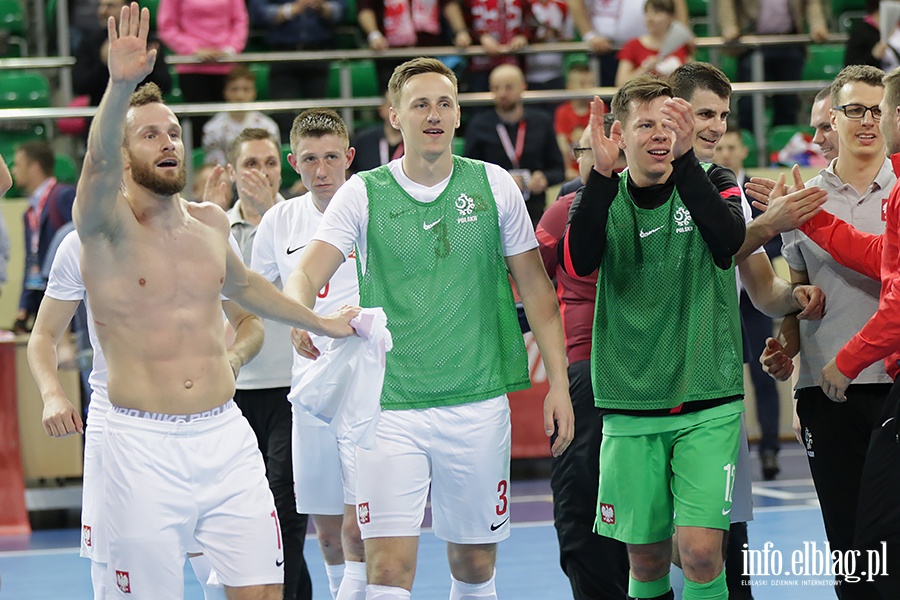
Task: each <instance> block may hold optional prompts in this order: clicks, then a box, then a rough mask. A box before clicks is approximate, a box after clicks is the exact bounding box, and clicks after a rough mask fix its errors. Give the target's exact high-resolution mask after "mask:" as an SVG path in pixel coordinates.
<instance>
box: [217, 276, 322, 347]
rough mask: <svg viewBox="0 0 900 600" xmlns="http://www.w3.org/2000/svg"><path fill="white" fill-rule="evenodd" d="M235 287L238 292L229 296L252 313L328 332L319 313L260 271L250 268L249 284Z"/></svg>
mask: <svg viewBox="0 0 900 600" xmlns="http://www.w3.org/2000/svg"><path fill="white" fill-rule="evenodd" d="M235 291H236V293H229V294H228V297H229V298H231V299H232V300H235V301H237V303H238V304H240V305H241V306H243V307H244V308H246V309H247V310H249V311H250V312H252V313H255V314H257V315H259V316H261V317H264V318H266V319H271V320H273V321H278V322H279V323H284V324H285V325H290V326H291V327H296V328H297V329H304V330H306V331H311V332H312V333H318V334H320V335H327V333H326V331H325V329H324V328H323V326H322V320H321V319H320V318H319V316H318V315H316V314H315V313H314V312H313V311H312V310H311V309H309V308H307V307H306V306H304V305H303V304H301V303H300V302H297V301H296V300H294V299H292V298H289V297H288V296H286V295H284V294H282V293H281V292H280V291H278V289H277V288H276V287H275V286H274V285H272V284H271V283H269V282H268V281H266V279H265V278H264V277H263V276H262V275H260V274H258V273H255V272H253V271H249V270H248V276H247V282H246V285H242V286H238V287H237V288H236V289H235Z"/></svg>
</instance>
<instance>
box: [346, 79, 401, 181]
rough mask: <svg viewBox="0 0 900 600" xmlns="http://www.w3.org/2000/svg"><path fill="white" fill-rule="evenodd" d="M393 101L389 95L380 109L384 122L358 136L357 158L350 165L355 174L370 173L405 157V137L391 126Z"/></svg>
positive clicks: (355, 144)
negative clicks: (369, 171) (371, 170)
mask: <svg viewBox="0 0 900 600" xmlns="http://www.w3.org/2000/svg"><path fill="white" fill-rule="evenodd" d="M390 109H391V99H390V98H389V97H388V95H387V94H385V96H384V100H383V101H382V103H381V105H380V106H379V107H378V115H379V116H380V117H381V119H382V120H383V121H384V122H383V123H381V124H379V125H372V126H371V127H367V128H366V129H363V130H362V131H361V132H359V134H357V136H356V140H355V141H354V143H353V147H354V148H356V156H355V158H354V159H353V162H352V163H351V164H350V170H351V171H352V172H353V173H359V172H360V171H368V170H370V169H374V168H375V167H380V166H381V165H386V164H388V163H389V162H390V161H392V160H395V159H397V158H400V157H401V156H403V135H402V134H401V133H400V130H399V129H394V127H393V126H392V125H391V116H390Z"/></svg>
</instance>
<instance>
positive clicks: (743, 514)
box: [731, 413, 753, 523]
mask: <svg viewBox="0 0 900 600" xmlns="http://www.w3.org/2000/svg"><path fill="white" fill-rule="evenodd" d="M752 520H753V481H752V478H751V475H750V446H749V445H748V444H747V420H746V419H745V418H744V413H741V438H740V439H739V440H738V457H737V464H736V465H735V469H734V488H733V489H732V491H731V522H732V523H747V522H749V521H752Z"/></svg>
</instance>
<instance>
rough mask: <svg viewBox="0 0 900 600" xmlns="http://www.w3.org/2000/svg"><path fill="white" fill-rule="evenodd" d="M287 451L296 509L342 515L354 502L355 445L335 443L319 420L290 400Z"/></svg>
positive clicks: (327, 428)
mask: <svg viewBox="0 0 900 600" xmlns="http://www.w3.org/2000/svg"><path fill="white" fill-rule="evenodd" d="M291 412H292V414H293V427H292V435H291V437H292V440H291V452H292V462H293V465H294V497H295V498H296V500H297V512H298V513H301V514H304V515H342V514H344V505H345V504H356V456H355V453H356V446H355V444H352V443H350V442H338V439H337V437H335V435H334V432H333V431H331V429H330V428H329V427H328V426H327V425H326V424H325V423H324V422H323V421H321V420H319V419H317V418H316V417H314V416H312V415H311V414H309V413H308V412H306V411H305V410H303V409H302V408H301V407H300V406H298V405H296V404H294V403H291Z"/></svg>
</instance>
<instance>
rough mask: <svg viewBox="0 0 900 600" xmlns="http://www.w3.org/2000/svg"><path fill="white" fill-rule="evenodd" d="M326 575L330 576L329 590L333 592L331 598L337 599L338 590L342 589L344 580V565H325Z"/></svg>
mask: <svg viewBox="0 0 900 600" xmlns="http://www.w3.org/2000/svg"><path fill="white" fill-rule="evenodd" d="M325 573H326V574H327V575H328V589H330V590H331V597H332V598H335V599H336V598H337V595H338V590H339V589H340V587H341V579H343V578H344V563H341V564H339V565H329V564H326V565H325Z"/></svg>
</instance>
